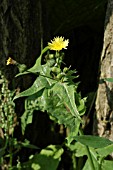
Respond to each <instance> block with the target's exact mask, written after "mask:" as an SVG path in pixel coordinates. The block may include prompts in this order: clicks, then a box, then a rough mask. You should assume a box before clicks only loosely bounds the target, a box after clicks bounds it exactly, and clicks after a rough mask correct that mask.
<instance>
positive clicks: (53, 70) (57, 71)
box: [51, 67, 61, 73]
mask: <svg viewBox="0 0 113 170" xmlns="http://www.w3.org/2000/svg"><path fill="white" fill-rule="evenodd" d="M51 70H52V72H54V73H60V72H61V69H60V68H58V67H52V69H51Z"/></svg>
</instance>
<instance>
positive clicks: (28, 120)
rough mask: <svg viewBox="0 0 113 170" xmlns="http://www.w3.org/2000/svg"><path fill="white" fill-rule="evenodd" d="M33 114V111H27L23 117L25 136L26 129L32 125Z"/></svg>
mask: <svg viewBox="0 0 113 170" xmlns="http://www.w3.org/2000/svg"><path fill="white" fill-rule="evenodd" d="M32 119H33V113H32V111H27V110H26V111H25V112H24V114H23V115H22V116H21V128H22V134H23V135H24V132H25V128H26V126H27V125H28V124H30V123H32Z"/></svg>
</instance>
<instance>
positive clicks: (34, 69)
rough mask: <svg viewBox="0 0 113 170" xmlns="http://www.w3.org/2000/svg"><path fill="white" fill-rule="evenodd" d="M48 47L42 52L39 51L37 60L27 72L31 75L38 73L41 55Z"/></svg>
mask: <svg viewBox="0 0 113 170" xmlns="http://www.w3.org/2000/svg"><path fill="white" fill-rule="evenodd" d="M48 49H49V48H48V46H47V47H45V48H44V49H43V50H42V51H41V54H40V56H39V58H38V59H37V60H36V63H35V65H34V66H33V67H32V68H30V69H28V72H31V73H37V72H40V67H41V60H42V55H43V54H44V53H45V52H46V51H47V50H48Z"/></svg>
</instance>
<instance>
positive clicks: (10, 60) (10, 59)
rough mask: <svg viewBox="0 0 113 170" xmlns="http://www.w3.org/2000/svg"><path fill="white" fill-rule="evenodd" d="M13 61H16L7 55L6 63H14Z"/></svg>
mask: <svg viewBox="0 0 113 170" xmlns="http://www.w3.org/2000/svg"><path fill="white" fill-rule="evenodd" d="M15 63H16V61H15V60H13V59H12V58H11V57H9V58H8V60H7V63H6V65H10V64H15Z"/></svg>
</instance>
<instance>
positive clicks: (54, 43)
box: [48, 37, 69, 51]
mask: <svg viewBox="0 0 113 170" xmlns="http://www.w3.org/2000/svg"><path fill="white" fill-rule="evenodd" d="M68 43H69V40H68V39H67V40H64V37H56V38H54V39H53V40H51V43H48V47H49V49H50V50H55V51H60V50H62V49H63V48H64V49H67V46H68Z"/></svg>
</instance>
